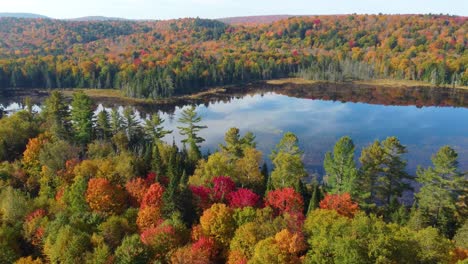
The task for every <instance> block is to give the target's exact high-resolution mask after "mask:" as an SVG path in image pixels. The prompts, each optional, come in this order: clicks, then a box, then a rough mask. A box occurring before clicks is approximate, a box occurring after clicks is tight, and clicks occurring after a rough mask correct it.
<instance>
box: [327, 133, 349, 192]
mask: <svg viewBox="0 0 468 264" xmlns="http://www.w3.org/2000/svg"><path fill="white" fill-rule="evenodd" d="M323 166H324V168H325V171H326V182H327V190H328V192H329V193H331V194H342V193H349V194H351V195H352V196H353V197H354V193H355V191H356V183H355V181H356V177H357V169H356V163H355V162H354V143H353V141H352V140H351V138H349V137H342V138H340V140H338V142H337V143H336V144H335V147H334V148H333V153H331V152H327V154H326V155H325V160H324V162H323Z"/></svg>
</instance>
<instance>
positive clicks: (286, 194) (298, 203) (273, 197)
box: [265, 188, 304, 215]
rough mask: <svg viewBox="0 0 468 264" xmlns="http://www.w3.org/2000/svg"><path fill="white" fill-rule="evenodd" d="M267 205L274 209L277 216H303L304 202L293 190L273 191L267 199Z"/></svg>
mask: <svg viewBox="0 0 468 264" xmlns="http://www.w3.org/2000/svg"><path fill="white" fill-rule="evenodd" d="M265 205H266V206H270V207H271V208H273V209H274V210H275V211H276V213H277V214H282V213H289V214H292V215H297V214H300V215H302V214H303V211H304V201H303V199H302V196H301V195H300V194H299V193H297V192H296V191H294V189H293V188H283V189H278V190H274V191H271V192H269V193H268V194H267V196H266V198H265Z"/></svg>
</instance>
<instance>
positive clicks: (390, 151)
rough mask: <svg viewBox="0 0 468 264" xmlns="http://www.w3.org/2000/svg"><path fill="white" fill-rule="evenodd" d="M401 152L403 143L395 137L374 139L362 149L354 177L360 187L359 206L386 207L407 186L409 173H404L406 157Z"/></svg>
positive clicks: (408, 188) (403, 147)
mask: <svg viewBox="0 0 468 264" xmlns="http://www.w3.org/2000/svg"><path fill="white" fill-rule="evenodd" d="M405 153H406V147H405V146H403V145H401V143H400V141H399V140H398V139H397V138H396V137H388V138H387V139H385V140H384V141H382V142H379V141H375V142H374V143H373V144H372V145H370V146H369V147H367V148H364V149H363V150H362V153H361V157H360V159H359V160H360V161H361V164H362V168H361V173H359V179H358V184H359V186H360V188H361V190H362V191H360V193H359V194H358V196H359V198H358V200H359V201H360V205H361V207H364V208H371V207H373V206H375V204H379V205H384V206H386V207H388V206H390V204H391V202H392V200H393V199H396V198H399V197H401V195H402V194H403V192H404V191H406V190H411V186H410V184H409V180H411V179H412V177H411V176H410V175H408V174H407V173H406V171H405V168H406V161H405V160H403V159H402V155H404V154H405Z"/></svg>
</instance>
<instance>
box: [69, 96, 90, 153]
mask: <svg viewBox="0 0 468 264" xmlns="http://www.w3.org/2000/svg"><path fill="white" fill-rule="evenodd" d="M71 106H72V108H71V120H72V128H73V132H74V138H75V140H76V142H78V143H79V144H81V145H86V144H88V143H89V142H90V141H91V139H92V131H93V121H92V118H93V102H92V100H91V98H89V96H87V95H86V94H85V93H84V92H77V93H74V94H73V100H72V102H71Z"/></svg>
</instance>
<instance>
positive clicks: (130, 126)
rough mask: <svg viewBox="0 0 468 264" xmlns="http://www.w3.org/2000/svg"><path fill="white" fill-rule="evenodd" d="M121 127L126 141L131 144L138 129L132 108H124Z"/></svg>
mask: <svg viewBox="0 0 468 264" xmlns="http://www.w3.org/2000/svg"><path fill="white" fill-rule="evenodd" d="M123 125H124V130H125V133H126V135H127V138H128V141H130V143H132V142H133V141H134V140H135V139H136V138H135V137H136V135H137V134H138V129H139V125H138V121H137V119H136V116H135V111H134V110H133V108H132V107H128V106H127V107H125V108H124V111H123Z"/></svg>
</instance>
